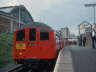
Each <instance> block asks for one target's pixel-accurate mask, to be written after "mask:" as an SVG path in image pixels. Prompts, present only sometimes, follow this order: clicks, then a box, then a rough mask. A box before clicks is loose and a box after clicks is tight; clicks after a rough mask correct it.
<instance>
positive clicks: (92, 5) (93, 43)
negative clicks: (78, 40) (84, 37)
mask: <svg viewBox="0 0 96 72" xmlns="http://www.w3.org/2000/svg"><path fill="white" fill-rule="evenodd" d="M85 7H92V8H93V25H94V26H96V24H95V7H96V4H85ZM93 30H94V28H93ZM92 32H93V31H92ZM94 32H95V31H94ZM92 47H93V48H95V40H94V39H93V38H92Z"/></svg>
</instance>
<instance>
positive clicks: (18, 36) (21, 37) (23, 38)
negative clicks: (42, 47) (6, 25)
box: [16, 30, 25, 41]
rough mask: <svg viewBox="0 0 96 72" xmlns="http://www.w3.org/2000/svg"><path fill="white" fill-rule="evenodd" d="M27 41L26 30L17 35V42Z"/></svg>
mask: <svg viewBox="0 0 96 72" xmlns="http://www.w3.org/2000/svg"><path fill="white" fill-rule="evenodd" d="M24 40H25V30H20V31H18V32H17V33H16V41H24Z"/></svg>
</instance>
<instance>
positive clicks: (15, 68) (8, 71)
mask: <svg viewBox="0 0 96 72" xmlns="http://www.w3.org/2000/svg"><path fill="white" fill-rule="evenodd" d="M22 69H23V65H22V64H20V65H16V66H14V67H12V68H10V69H9V70H7V71H6V72H18V71H20V70H22Z"/></svg>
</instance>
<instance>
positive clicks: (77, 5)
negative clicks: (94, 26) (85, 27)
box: [0, 0, 96, 34]
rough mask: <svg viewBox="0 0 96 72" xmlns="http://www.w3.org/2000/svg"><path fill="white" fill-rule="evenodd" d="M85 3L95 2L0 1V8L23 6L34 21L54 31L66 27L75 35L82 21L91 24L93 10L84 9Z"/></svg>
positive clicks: (88, 0) (62, 0)
mask: <svg viewBox="0 0 96 72" xmlns="http://www.w3.org/2000/svg"><path fill="white" fill-rule="evenodd" d="M87 3H96V0H0V6H8V5H16V4H23V5H25V7H26V8H27V9H28V10H29V12H30V13H31V15H32V17H33V18H34V20H35V21H40V22H44V23H46V24H48V25H50V26H51V27H52V28H54V29H56V30H57V29H60V28H63V27H66V26H67V27H69V28H70V31H71V32H73V33H75V34H76V33H77V32H78V25H79V24H80V23H81V22H82V21H89V22H93V9H92V8H86V7H84V4H87Z"/></svg>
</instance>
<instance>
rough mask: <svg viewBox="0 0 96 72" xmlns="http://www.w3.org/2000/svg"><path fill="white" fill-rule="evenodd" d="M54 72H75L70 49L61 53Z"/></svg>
mask: <svg viewBox="0 0 96 72" xmlns="http://www.w3.org/2000/svg"><path fill="white" fill-rule="evenodd" d="M54 72H73V65H72V56H71V52H70V50H69V48H68V47H66V48H63V49H62V50H61V51H60V53H59V56H58V59H57V62H56V66H55V69H54Z"/></svg>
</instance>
